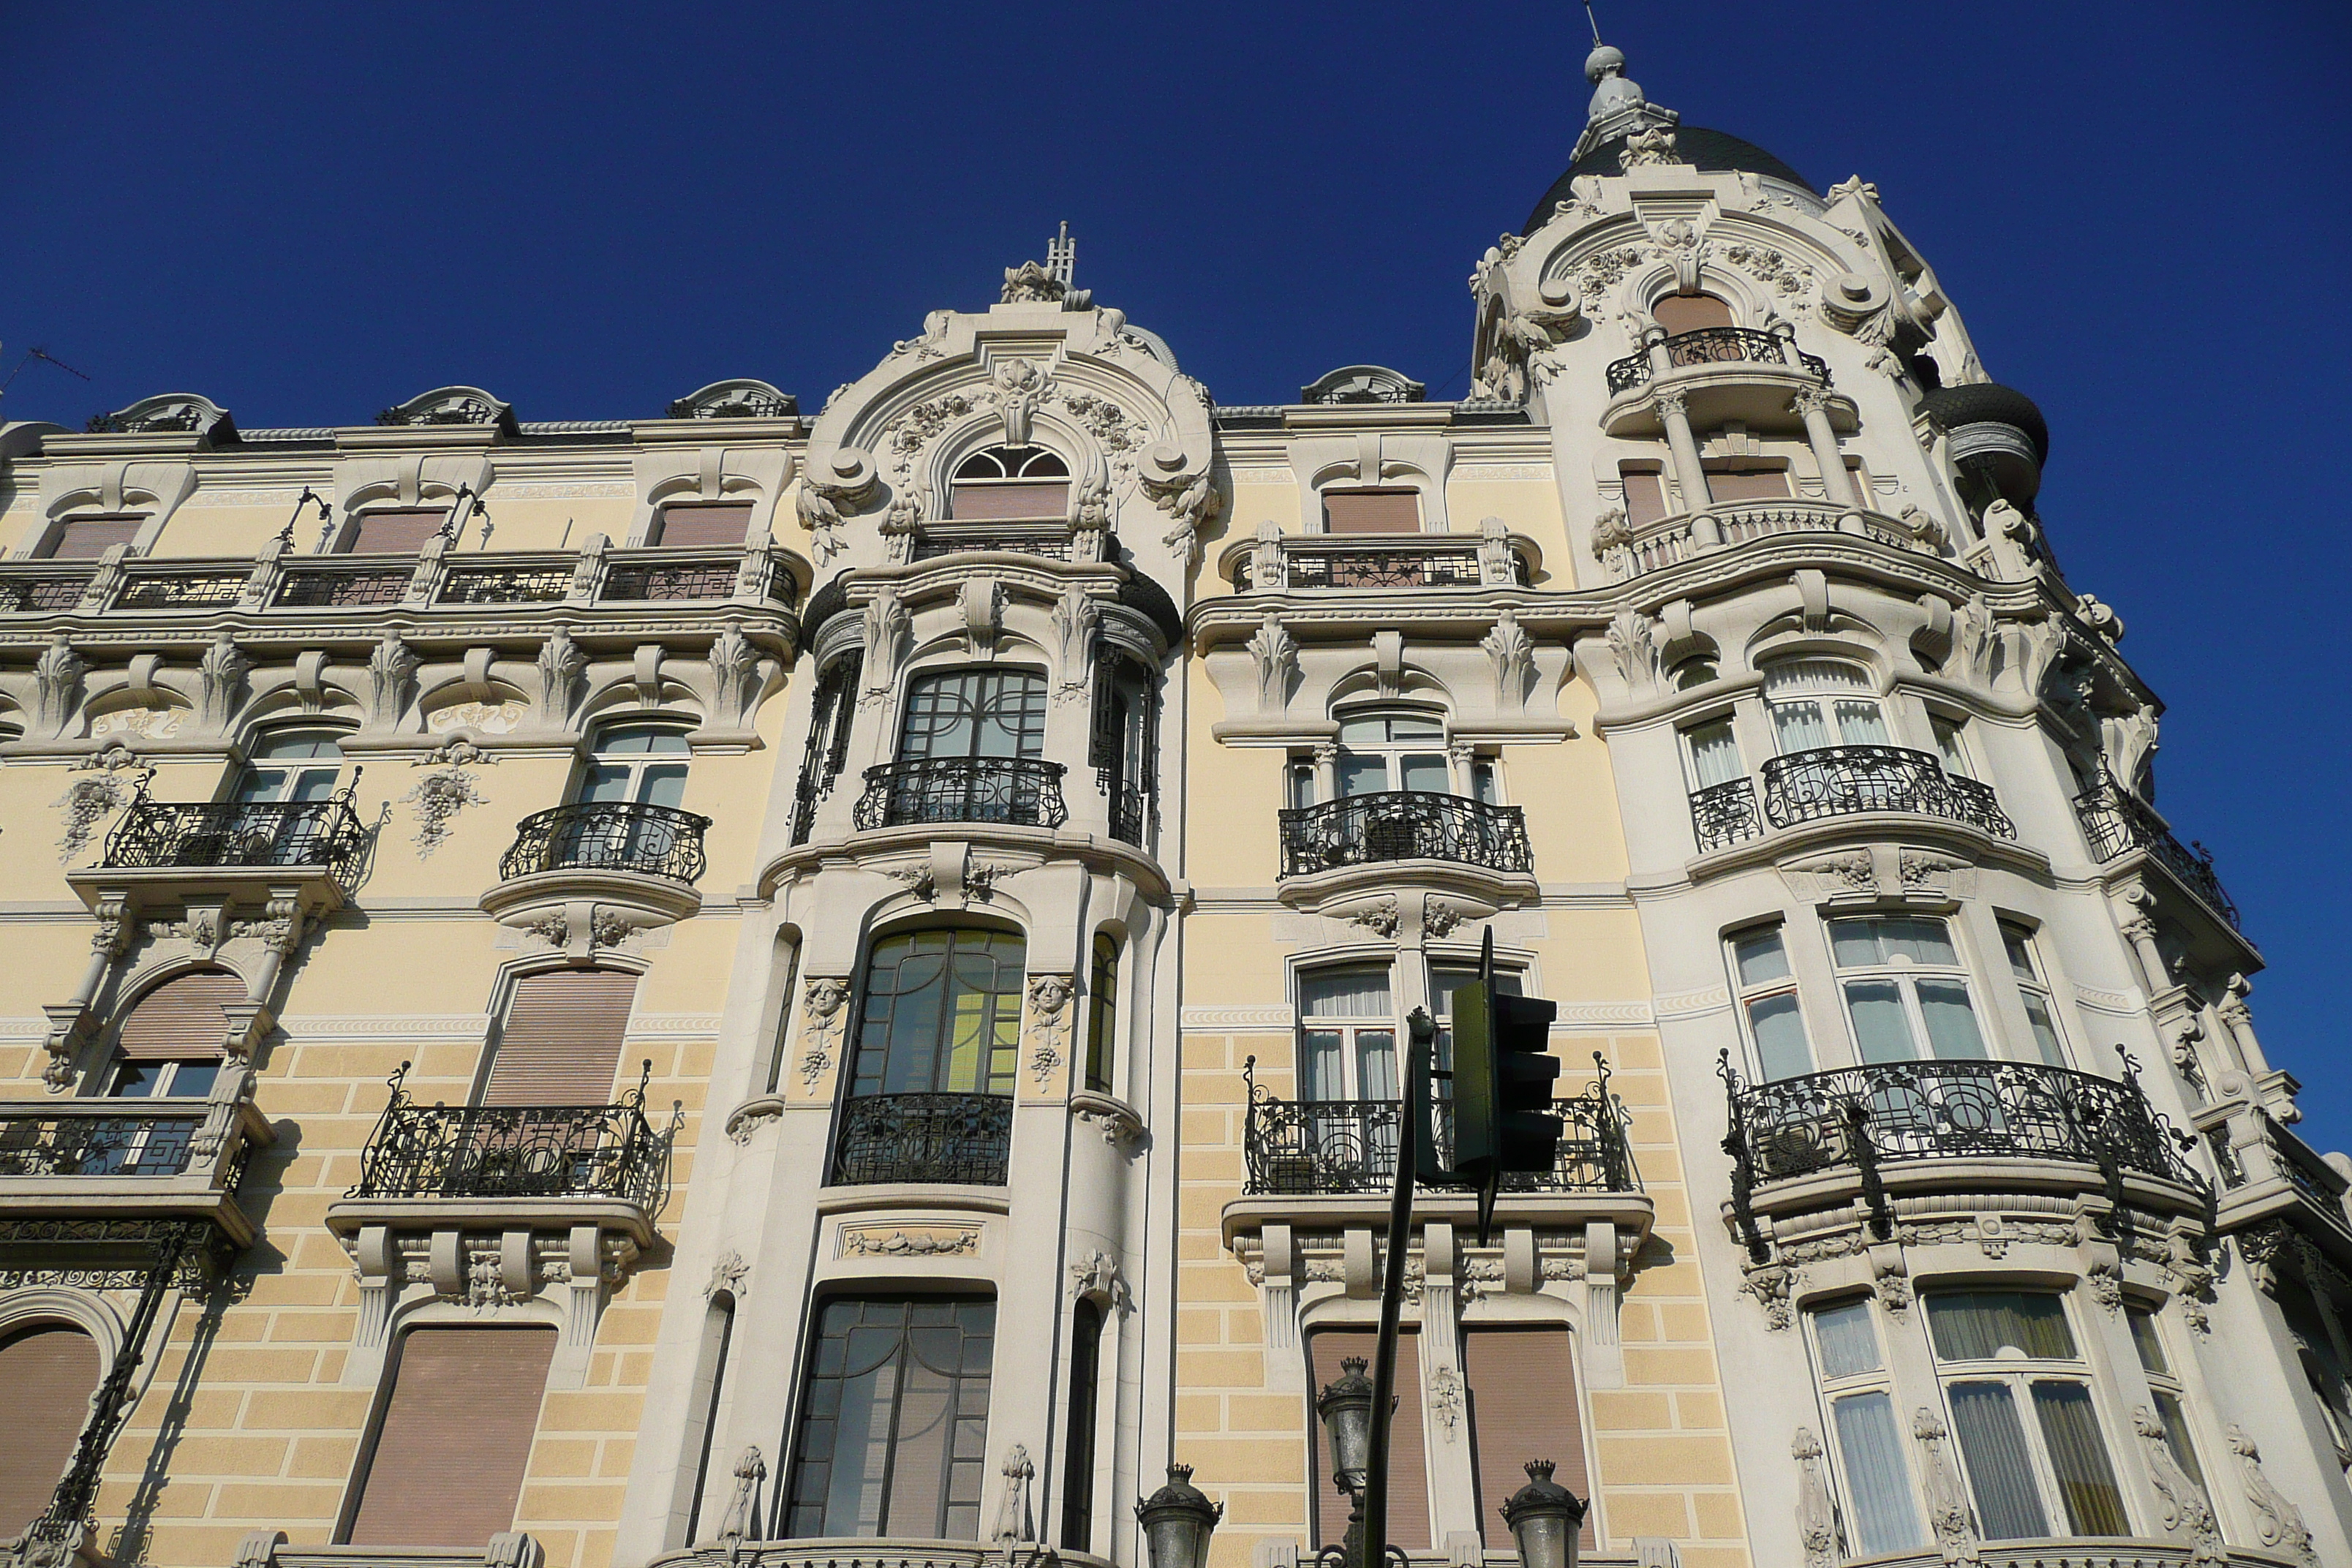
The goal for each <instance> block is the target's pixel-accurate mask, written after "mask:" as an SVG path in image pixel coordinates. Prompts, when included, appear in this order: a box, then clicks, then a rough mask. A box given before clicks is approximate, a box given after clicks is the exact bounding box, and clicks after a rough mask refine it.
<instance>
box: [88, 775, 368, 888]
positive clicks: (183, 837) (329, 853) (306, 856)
mask: <svg viewBox="0 0 2352 1568" xmlns="http://www.w3.org/2000/svg"><path fill="white" fill-rule="evenodd" d="M358 786H359V770H358V769H356V768H354V769H352V782H351V783H350V784H346V785H344V786H343V788H342V789H341V790H340V791H338V792H337V793H336V794H335V795H331V796H329V797H328V798H327V799H325V800H271V801H238V800H221V801H161V800H150V799H149V798H148V797H147V789H146V785H145V784H143V783H142V784H141V785H140V788H139V794H138V795H135V796H133V797H132V798H131V804H130V805H127V806H125V807H124V808H123V811H122V820H121V821H120V822H118V823H116V824H115V825H114V830H113V831H112V832H111V833H110V834H108V835H107V837H106V855H105V858H104V859H103V861H102V862H101V864H103V865H106V866H110V867H119V868H123V869H126V870H131V869H136V870H161V869H170V868H185V869H192V870H193V869H206V868H215V867H278V866H282V867H287V868H293V867H298V866H320V867H324V868H326V870H327V873H328V875H329V876H331V877H332V878H333V879H335V881H336V882H337V883H338V884H340V885H341V887H342V889H344V891H346V892H348V891H350V890H351V889H352V888H353V887H355V886H356V885H357V884H358V881H359V875H360V870H361V868H362V864H363V863H364V862H365V860H366V858H367V852H368V832H367V829H366V827H365V826H362V823H361V822H360V819H359V814H358V813H356V812H354V811H353V810H352V791H353V790H354V789H356V788H358Z"/></svg>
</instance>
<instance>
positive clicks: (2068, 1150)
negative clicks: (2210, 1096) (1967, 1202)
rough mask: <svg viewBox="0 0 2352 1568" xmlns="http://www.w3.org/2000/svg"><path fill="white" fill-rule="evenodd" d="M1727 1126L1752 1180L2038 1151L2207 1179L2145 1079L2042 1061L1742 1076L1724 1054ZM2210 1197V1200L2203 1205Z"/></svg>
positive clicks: (2060, 1159) (2170, 1176) (1865, 1174)
mask: <svg viewBox="0 0 2352 1568" xmlns="http://www.w3.org/2000/svg"><path fill="white" fill-rule="evenodd" d="M1721 1070H1722V1071H1723V1074H1724V1081H1725V1085H1726V1089H1727V1092H1728V1094H1729V1097H1730V1119H1731V1129H1730V1134H1729V1136H1727V1138H1726V1139H1725V1140H1724V1148H1725V1150H1726V1151H1727V1152H1729V1153H1730V1154H1731V1156H1732V1158H1733V1160H1734V1161H1735V1162H1736V1163H1737V1164H1738V1167H1739V1169H1740V1170H1741V1172H1742V1173H1744V1181H1745V1182H1746V1183H1747V1184H1761V1183H1769V1182H1780V1181H1787V1180H1792V1179H1795V1178H1799V1177H1805V1176H1813V1175H1818V1174H1822V1173H1837V1172H1841V1171H1852V1172H1854V1173H1856V1174H1857V1175H1858V1176H1859V1177H1860V1179H1861V1180H1862V1182H1863V1184H1864V1187H1865V1188H1867V1187H1869V1186H1870V1185H1871V1184H1874V1182H1875V1181H1876V1180H1877V1173H1878V1172H1879V1171H1880V1170H1881V1169H1882V1168H1884V1167H1886V1166H1889V1165H1899V1164H1904V1163H1911V1162H1916V1161H1923V1160H2034V1161H2052V1162H2057V1163H2066V1164H2075V1165H2089V1166H2092V1167H2095V1168H2096V1169H2098V1170H2099V1171H2101V1172H2102V1173H2112V1175H2111V1177H2110V1179H2109V1185H2110V1186H2111V1187H2113V1186H2116V1185H2118V1184H2120V1182H2121V1180H2122V1178H2123V1175H2124V1174H2125V1173H2130V1174H2135V1175H2138V1176H2142V1177H2145V1178H2147V1179H2148V1180H2150V1181H2156V1182H2164V1183H2168V1184H2172V1185H2173V1186H2176V1187H2190V1188H2201V1186H2202V1185H2203V1179H2202V1178H2201V1177H2200V1176H2198V1175H2196V1174H2195V1173H2193V1172H2191V1171H2190V1169H2189V1166H2188V1164H2187V1163H2185V1162H2184V1161H2183V1160H2182V1158H2181V1155H2180V1152H2179V1149H2178V1148H2177V1147H2176V1141H2177V1137H2178V1135H2177V1134H2175V1133H2174V1132H2173V1131H2172V1130H2171V1129H2170V1128H2169V1127H2168V1125H2167V1124H2166V1122H2165V1121H2164V1119H2163V1118H2162V1117H2161V1116H2160V1115H2158V1113H2157V1112H2156V1110H2154V1109H2153V1108H2152V1107H2151V1106H2149V1104H2148V1102H2147V1096H2146V1095H2145V1094H2143V1093H2142V1092H2141V1091H2140V1087H2139V1082H2138V1080H2137V1079H2136V1078H2131V1077H2128V1076H2127V1077H2126V1078H2123V1079H2108V1078H2101V1077H2099V1076H2097V1075H2096V1074H2095V1073H2086V1072H2076V1071H2074V1070H2073V1069H2072V1068H2053V1067H2044V1066H2042V1065H2041V1064H2039V1063H2034V1062H2011V1061H1985V1060H1943V1059H1938V1060H1933V1061H1907V1062H1882V1063H1878V1064H1875V1065H1873V1066H1867V1067H1858V1068H1838V1069H1836V1070H1834V1071H1831V1072H1819V1073H1811V1074H1808V1075H1806V1076H1805V1077H1802V1078H1787V1079H1772V1080H1770V1081H1769V1082H1765V1083H1759V1084H1753V1085H1746V1086H1743V1085H1742V1084H1741V1082H1740V1080H1739V1076H1738V1073H1737V1072H1735V1071H1733V1070H1732V1069H1731V1068H1730V1066H1729V1064H1728V1062H1726V1063H1725V1065H1724V1067H1723V1068H1722V1069H1721ZM2200 1206H2201V1204H2200Z"/></svg>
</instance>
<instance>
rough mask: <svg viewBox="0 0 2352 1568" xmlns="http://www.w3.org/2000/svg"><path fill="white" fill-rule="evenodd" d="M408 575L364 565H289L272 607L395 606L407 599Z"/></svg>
mask: <svg viewBox="0 0 2352 1568" xmlns="http://www.w3.org/2000/svg"><path fill="white" fill-rule="evenodd" d="M408 584H409V574H408V573H406V572H385V571H382V570H379V569H376V568H373V567H366V566H289V567H288V568H287V569H286V574H285V576H284V577H282V578H281V579H279V581H278V597H277V598H275V599H274V600H272V601H270V602H271V603H272V604H273V605H282V606H285V607H288V608H299V609H326V610H341V609H357V608H364V607H366V606H368V605H397V604H398V603H400V601H401V600H403V599H404V598H406V597H407V596H408Z"/></svg>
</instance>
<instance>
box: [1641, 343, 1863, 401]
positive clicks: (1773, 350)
mask: <svg viewBox="0 0 2352 1568" xmlns="http://www.w3.org/2000/svg"><path fill="white" fill-rule="evenodd" d="M1665 344H1666V363H1667V364H1668V365H1670V366H1672V367H1673V368H1675V369H1676V370H1680V369H1682V368H1683V367H1685V366H1686V365H1695V364H1731V363H1741V362H1743V361H1744V362H1747V363H1753V364H1778V365H1786V364H1789V363H1790V356H1791V355H1794V359H1795V364H1796V366H1797V368H1798V369H1801V370H1802V371H1804V372H1805V373H1806V374H1809V375H1811V377H1812V378H1813V379H1814V380H1815V381H1817V382H1819V383H1820V384H1822V385H1823V386H1827V385H1828V384H1830V367H1829V364H1828V362H1826V361H1824V360H1823V359H1822V357H1821V356H1820V355H1819V354H1809V353H1798V352H1797V350H1796V348H1795V346H1794V345H1793V344H1791V343H1790V342H1789V341H1788V340H1787V339H1785V338H1783V337H1781V336H1780V334H1779V333H1777V332H1759V331H1757V330H1756V329H1755V328H1753V327H1701V328H1699V329H1698V330H1697V331H1691V332H1678V333H1676V334H1675V336H1673V337H1671V338H1668V339H1666V340H1665ZM1608 376H1609V395H1611V396H1612V397H1614V396H1616V395H1618V394H1619V393H1621V392H1630V391H1632V390H1633V388H1634V387H1637V386H1639V385H1641V384H1643V382H1646V381H1648V380H1649V379H1650V354H1649V351H1648V350H1647V349H1644V350H1643V352H1642V353H1636V354H1628V355H1626V356H1625V357H1624V358H1623V359H1621V360H1612V361H1611V362H1610V365H1609V371H1608Z"/></svg>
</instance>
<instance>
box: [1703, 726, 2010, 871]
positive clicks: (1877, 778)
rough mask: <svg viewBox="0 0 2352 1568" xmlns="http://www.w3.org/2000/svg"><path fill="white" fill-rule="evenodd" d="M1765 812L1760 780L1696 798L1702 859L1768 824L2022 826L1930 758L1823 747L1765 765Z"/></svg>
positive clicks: (1997, 832)
mask: <svg viewBox="0 0 2352 1568" xmlns="http://www.w3.org/2000/svg"><path fill="white" fill-rule="evenodd" d="M1762 774H1763V792H1762V811H1761V813H1760V814H1759V811H1758V795H1757V789H1756V785H1755V782H1754V781H1752V780H1749V779H1732V780H1730V781H1729V782H1727V783H1725V784H1710V785H1708V786H1707V787H1706V788H1705V789H1701V790H1695V791H1693V792H1692V794H1691V797H1690V805H1691V826H1692V828H1693V829H1694V831H1695V832H1696V834H1697V836H1698V847H1699V849H1700V851H1701V852H1702V853H1704V852H1706V851H1708V850H1714V849H1723V848H1727V847H1730V846H1732V845H1735V844H1739V843H1742V842H1745V841H1746V840H1748V839H1751V838H1759V837H1763V835H1764V832H1765V828H1766V825H1767V824H1768V823H1769V825H1770V826H1772V827H1775V828H1784V827H1793V826H1798V825H1800V824H1802V823H1808V822H1819V821H1822V820H1825V819H1827V818H1830V817H1837V816H1875V815H1880V814H1885V813H1899V814H1902V815H1905V816H1937V817H1942V818H1943V819H1944V820H1946V821H1948V822H1958V823H1961V824H1964V825H1965V826H1969V827H1973V828H1975V829H1976V830H1978V831H1979V832H1980V833H1984V834H1987V835H1990V837H1995V838H2015V837H2017V825H2016V824H2015V823H2013V822H2011V820H2010V819H2009V816H2008V814H2007V813H2005V812H2003V811H2002V810H2001V809H2000V800H1999V799H1998V798H1997V797H1996V796H1995V795H1993V793H1992V791H1991V789H1990V787H1988V786H1987V785H1984V784H1979V783H1978V782H1977V781H1976V780H1974V779H1971V778H1962V777H1960V776H1959V775H1958V774H1954V773H1946V772H1945V771H1944V767H1943V764H1942V763H1939V762H1938V761H1937V759H1936V758H1935V756H1934V755H1933V754H1931V753H1929V752H1914V751H1910V750H1907V749H1906V748H1904V747H1901V746H1824V747H1822V748H1820V749H1818V750H1816V751H1810V752H1790V753H1789V754H1788V755H1787V756H1784V757H1774V758H1771V759H1770V760H1769V761H1768V762H1766V763H1765V764H1764V766H1763V770H1762Z"/></svg>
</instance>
